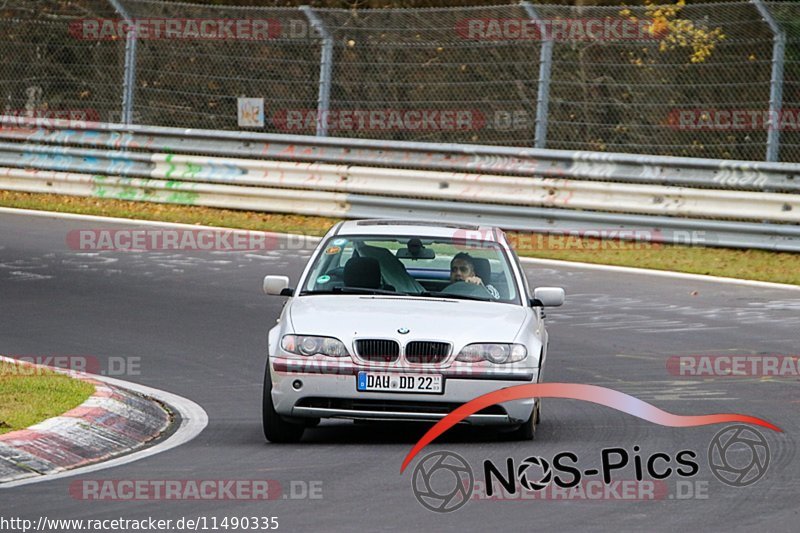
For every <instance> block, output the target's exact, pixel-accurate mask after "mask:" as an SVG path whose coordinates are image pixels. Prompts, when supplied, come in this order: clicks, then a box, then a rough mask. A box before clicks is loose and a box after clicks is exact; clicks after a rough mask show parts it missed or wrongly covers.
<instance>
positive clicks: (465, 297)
mask: <svg viewBox="0 0 800 533" xmlns="http://www.w3.org/2000/svg"><path fill="white" fill-rule="evenodd" d="M415 296H428V297H435V298H453V299H454V300H475V301H478V302H493V301H494V300H492V299H491V298H481V297H480V296H469V295H467V294H453V293H451V292H442V291H425V292H421V293H419V294H417V295H415Z"/></svg>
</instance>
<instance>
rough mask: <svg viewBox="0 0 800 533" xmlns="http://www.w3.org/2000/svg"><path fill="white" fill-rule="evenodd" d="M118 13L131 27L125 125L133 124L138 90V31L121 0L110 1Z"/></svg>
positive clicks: (127, 47) (127, 41) (124, 88)
mask: <svg viewBox="0 0 800 533" xmlns="http://www.w3.org/2000/svg"><path fill="white" fill-rule="evenodd" d="M109 2H110V3H111V5H112V6H114V9H115V10H117V13H119V14H120V15H122V18H124V19H125V22H127V23H128V24H129V26H130V29H129V30H128V32H127V34H126V35H125V73H124V75H123V81H122V117H121V122H122V123H123V124H126V125H127V124H133V93H134V90H135V89H136V31H135V24H134V22H133V20H132V19H131V17H130V15H128V11H127V10H126V9H125V8H124V7H123V6H122V4H121V3H120V2H119V0H109Z"/></svg>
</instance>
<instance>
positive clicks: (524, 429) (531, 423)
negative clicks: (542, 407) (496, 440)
mask: <svg viewBox="0 0 800 533" xmlns="http://www.w3.org/2000/svg"><path fill="white" fill-rule="evenodd" d="M538 423H539V402H536V407H534V409H533V412H532V413H531V416H530V418H528V420H526V421H525V422H523V423H522V424H521V425H520V426H519V427H517V428H516V429H514V430H512V431H510V432H508V433H506V434H505V437H506V440H516V441H532V440H535V439H536V425H537V424H538Z"/></svg>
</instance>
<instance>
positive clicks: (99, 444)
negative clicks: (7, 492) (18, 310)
mask: <svg viewBox="0 0 800 533" xmlns="http://www.w3.org/2000/svg"><path fill="white" fill-rule="evenodd" d="M0 360H2V361H7V362H11V363H17V364H22V365H25V366H29V367H37V368H46V369H48V370H53V371H56V372H60V373H64V374H68V375H70V376H72V377H73V378H76V379H80V380H82V381H85V382H87V383H90V384H92V385H94V387H95V392H94V394H93V395H92V396H90V397H89V398H88V399H87V400H86V401H85V402H84V403H83V404H81V405H79V406H78V407H76V408H75V409H72V410H70V411H67V412H66V413H64V414H63V415H60V416H56V417H53V418H50V419H47V420H45V421H43V422H40V423H38V424H36V425H34V426H31V427H29V428H26V429H23V430H19V431H13V432H11V433H6V434H4V435H0V488H5V487H10V486H17V485H23V484H28V483H34V482H37V481H44V480H49V479H53V478H58V477H67V476H73V475H78V474H81V473H87V472H89V471H95V470H100V469H104V468H110V467H111V466H117V465H120V464H125V463H129V462H132V461H135V460H137V459H140V458H143V457H146V456H149V455H153V454H155V453H159V452H162V451H165V450H167V449H169V448H173V447H175V446H178V445H180V444H183V443H184V442H188V441H189V440H191V439H192V438H194V437H195V436H197V435H198V434H199V433H200V432H201V431H202V430H203V428H205V426H206V425H207V424H208V416H207V415H206V413H205V411H204V410H203V409H202V407H200V406H199V405H197V404H195V403H194V402H191V401H190V400H187V399H185V398H181V397H180V396H176V395H174V394H171V393H167V392H164V391H159V390H157V389H152V388H150V387H144V386H141V385H137V384H134V383H128V382H124V381H121V380H117V379H112V378H107V377H104V376H94V375H89V374H84V373H82V372H75V371H72V370H64V369H59V368H53V367H42V366H41V365H34V364H32V363H28V362H23V361H18V360H16V359H12V358H8V357H3V356H0ZM162 404H164V405H167V406H168V408H169V409H171V410H174V411H175V412H176V413H177V414H178V415H179V417H180V426H179V427H178V428H177V429H176V430H175V432H174V433H173V434H172V435H170V436H169V437H168V438H166V439H164V440H163V441H162V442H160V443H158V444H156V445H154V446H151V447H148V448H145V449H143V450H141V451H139V452H136V451H135V450H137V449H139V448H142V447H143V446H144V445H145V444H147V443H148V442H150V441H152V440H153V439H156V438H158V437H159V436H161V435H162V434H163V433H164V431H166V430H167V429H168V428H169V426H170V423H171V420H172V416H171V415H170V414H169V413H168V412H167V411H166V410H165V409H164V407H162ZM131 452H133V453H131ZM121 454H125V455H122V456H121V457H118V456H120V455H121ZM115 457H116V459H115Z"/></svg>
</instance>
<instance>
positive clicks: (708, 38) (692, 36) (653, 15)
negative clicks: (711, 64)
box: [619, 0, 725, 65]
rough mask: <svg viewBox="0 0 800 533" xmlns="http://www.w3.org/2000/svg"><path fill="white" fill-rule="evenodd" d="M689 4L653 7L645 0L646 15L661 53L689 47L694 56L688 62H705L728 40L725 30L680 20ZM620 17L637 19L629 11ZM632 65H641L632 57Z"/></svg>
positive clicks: (683, 19)
mask: <svg viewBox="0 0 800 533" xmlns="http://www.w3.org/2000/svg"><path fill="white" fill-rule="evenodd" d="M685 5H686V2H685V0H678V1H677V2H675V3H674V4H663V5H659V4H654V3H653V2H652V0H645V6H646V7H645V15H646V20H648V21H649V26H648V30H649V32H650V33H651V34H652V35H653V36H654V37H657V38H658V39H659V41H660V42H659V44H658V50H659V51H660V52H668V51H670V50H675V49H676V48H690V49H691V51H692V53H691V55H690V56H689V61H690V62H692V63H702V62H704V61H705V60H706V59H708V58H709V57H711V54H712V52H713V51H714V48H715V47H716V45H717V44H718V43H719V42H720V41H722V40H723V39H725V34H724V33H723V32H722V28H714V29H713V30H711V29H709V28H707V27H705V26H698V25H696V24H695V23H694V22H692V21H691V20H689V19H685V18H680V14H681V10H682V9H683V7H684V6H685ZM619 14H620V16H623V17H626V18H629V19H630V20H636V19H635V17H633V16H632V15H631V11H630V10H629V9H623V10H622V11H620V12H619ZM631 63H632V64H634V65H641V64H642V61H641V59H639V58H632V59H631Z"/></svg>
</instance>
